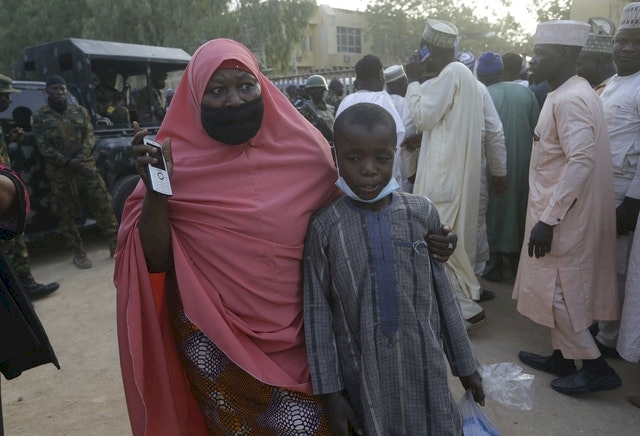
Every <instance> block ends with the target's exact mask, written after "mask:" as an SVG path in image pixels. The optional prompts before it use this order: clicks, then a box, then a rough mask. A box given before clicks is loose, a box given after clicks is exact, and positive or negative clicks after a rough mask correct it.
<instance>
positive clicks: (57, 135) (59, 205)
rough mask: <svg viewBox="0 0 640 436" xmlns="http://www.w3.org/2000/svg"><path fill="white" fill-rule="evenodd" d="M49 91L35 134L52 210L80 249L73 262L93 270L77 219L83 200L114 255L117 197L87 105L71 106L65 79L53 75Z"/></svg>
mask: <svg viewBox="0 0 640 436" xmlns="http://www.w3.org/2000/svg"><path fill="white" fill-rule="evenodd" d="M45 91H46V93H47V101H48V104H47V106H45V107H43V108H41V109H39V110H38V111H37V112H36V113H35V114H34V115H33V133H34V135H35V138H36V141H37V144H38V150H39V151H40V154H41V155H42V157H43V159H44V171H45V175H46V176H47V178H48V180H49V183H50V185H51V188H50V189H51V209H52V211H53V213H55V214H56V216H57V217H58V221H59V225H60V234H61V235H62V236H63V237H64V239H65V241H66V242H67V244H68V245H69V246H70V247H71V248H72V249H73V251H74V258H73V263H74V264H75V265H76V266H77V267H78V268H82V269H85V268H91V266H92V264H91V261H90V260H89V259H88V258H87V254H86V253H85V251H84V249H83V247H82V239H81V237H80V232H79V231H78V228H77V227H76V223H75V218H76V217H77V215H78V214H79V212H80V207H81V206H80V205H81V203H84V204H85V205H86V206H87V208H88V209H89V212H90V213H91V215H92V216H93V217H94V218H95V220H96V222H97V223H98V226H99V227H100V229H101V230H102V232H103V233H104V235H105V236H106V237H107V238H108V239H109V249H110V251H111V256H112V257H113V254H114V251H115V248H116V233H117V230H118V222H117V220H116V217H115V215H114V213H113V206H112V200H111V195H109V192H108V191H107V187H106V185H105V183H104V180H103V179H102V177H101V176H100V173H99V172H98V169H97V167H96V161H95V158H94V156H93V147H94V145H95V144H94V140H93V125H92V124H91V119H90V117H89V113H88V112H87V110H86V109H85V108H83V107H82V106H79V105H67V86H66V82H65V81H64V79H63V78H62V77H60V76H56V75H54V76H50V77H49V78H48V79H47V87H46V90H45Z"/></svg>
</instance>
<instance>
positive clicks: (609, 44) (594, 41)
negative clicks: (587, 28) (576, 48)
mask: <svg viewBox="0 0 640 436" xmlns="http://www.w3.org/2000/svg"><path fill="white" fill-rule="evenodd" d="M614 40H615V38H614V37H613V36H612V35H597V34H595V33H590V34H589V38H588V39H587V43H586V44H585V45H584V47H582V51H586V52H590V53H606V54H611V52H612V51H613V42H614Z"/></svg>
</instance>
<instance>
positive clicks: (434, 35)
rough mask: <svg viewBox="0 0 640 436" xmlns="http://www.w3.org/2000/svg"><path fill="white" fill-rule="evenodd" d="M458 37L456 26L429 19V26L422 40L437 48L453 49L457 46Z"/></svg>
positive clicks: (425, 29)
mask: <svg viewBox="0 0 640 436" xmlns="http://www.w3.org/2000/svg"><path fill="white" fill-rule="evenodd" d="M457 37H458V28H457V27H456V25H455V24H453V23H451V22H449V21H444V20H436V19H435V18H427V25H426V27H425V28H424V32H422V39H424V40H425V41H427V42H428V43H429V44H433V45H435V46H436V47H442V48H452V47H454V46H455V43H456V38H457Z"/></svg>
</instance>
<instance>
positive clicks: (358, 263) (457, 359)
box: [304, 191, 476, 436]
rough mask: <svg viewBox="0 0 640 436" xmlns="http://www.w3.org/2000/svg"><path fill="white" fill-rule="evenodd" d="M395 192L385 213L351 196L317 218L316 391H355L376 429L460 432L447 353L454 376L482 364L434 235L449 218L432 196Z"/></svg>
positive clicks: (312, 253) (312, 314) (366, 421)
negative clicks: (434, 249) (431, 246)
mask: <svg viewBox="0 0 640 436" xmlns="http://www.w3.org/2000/svg"><path fill="white" fill-rule="evenodd" d="M392 195H393V199H392V202H391V205H390V206H389V207H387V208H385V209H383V210H381V211H378V212H372V211H369V210H365V209H361V208H358V207H357V206H356V205H355V203H354V202H352V201H351V200H350V199H348V198H347V197H343V198H341V199H339V200H337V201H335V202H334V203H332V204H331V205H329V206H327V207H326V208H324V209H323V210H321V211H320V212H318V213H317V214H316V215H315V216H314V218H313V219H312V221H311V224H310V227H309V231H308V233H307V241H306V245H305V257H304V287H305V289H304V290H305V314H304V315H305V333H306V340H307V348H308V350H307V351H308V354H309V361H310V367H311V376H312V383H313V388H314V392H315V393H316V394H324V393H330V392H336V391H340V390H346V391H347V394H348V397H349V400H350V401H351V403H352V405H353V407H354V410H355V411H356V413H357V414H358V415H359V416H360V419H361V421H362V423H363V425H364V426H365V429H366V434H367V435H368V436H371V435H460V434H461V433H462V430H461V425H460V416H459V412H458V409H457V406H456V404H455V402H454V400H453V399H452V397H451V393H450V390H449V386H448V381H447V374H448V370H447V365H446V360H447V358H448V359H449V362H450V367H451V370H452V372H453V374H454V375H469V374H471V373H472V372H473V371H474V370H475V369H476V363H475V359H474V356H473V353H472V350H471V344H470V342H469V338H468V336H467V334H466V331H465V328H464V325H463V322H462V317H461V315H460V311H459V309H458V306H457V303H456V300H455V297H454V294H453V291H452V288H451V285H450V283H449V281H448V279H447V276H446V273H445V271H444V268H443V265H441V264H438V263H436V262H434V261H432V260H431V257H430V256H429V252H428V248H427V245H426V243H425V240H424V238H425V236H426V235H427V233H431V232H439V230H440V219H439V216H438V212H437V210H436V208H435V206H434V205H433V203H431V202H430V201H429V200H427V199H426V197H423V196H418V195H412V194H406V193H403V192H398V191H396V192H394V193H393V194H392ZM389 323H390V325H391V330H389ZM390 332H391V333H392V334H391V336H390V337H389V334H390ZM445 354H446V356H445Z"/></svg>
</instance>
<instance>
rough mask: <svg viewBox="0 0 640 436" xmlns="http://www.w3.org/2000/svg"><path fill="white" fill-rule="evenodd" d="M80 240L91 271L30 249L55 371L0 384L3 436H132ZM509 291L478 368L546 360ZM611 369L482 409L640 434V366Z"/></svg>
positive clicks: (496, 415)
mask: <svg viewBox="0 0 640 436" xmlns="http://www.w3.org/2000/svg"><path fill="white" fill-rule="evenodd" d="M86 241H87V252H88V253H89V257H90V259H91V260H92V261H93V268H91V269H88V270H79V269H78V268H76V267H75V266H73V264H72V263H71V253H70V252H68V251H66V250H64V249H62V248H60V241H58V240H56V239H51V240H45V241H41V242H39V243H38V244H36V245H33V244H32V245H31V256H32V266H33V268H32V269H33V273H34V276H35V277H36V279H37V280H38V281H40V282H48V281H54V280H55V281H58V282H60V285H61V288H60V290H59V291H57V292H56V293H55V294H53V295H51V296H50V297H49V298H46V299H43V300H39V301H36V302H35V308H36V311H37V313H38V315H39V316H40V318H41V321H42V323H43V325H44V327H45V329H46V330H47V332H48V335H49V338H50V340H51V343H52V345H53V348H54V349H55V351H56V354H57V356H58V359H59V360H60V365H61V369H60V370H57V369H56V368H55V367H54V366H53V365H46V366H41V367H38V368H35V369H32V370H29V371H27V372H25V373H24V374H23V375H21V376H20V377H19V378H17V379H15V380H10V381H7V380H5V379H2V382H1V385H2V402H3V410H4V427H5V434H6V435H7V436H14V435H15V436H22V435H29V436H31V435H65V436H80V435H82V436H86V435H91V436H103V435H104V436H106V435H109V436H112V435H117V436H127V435H131V430H130V427H129V420H128V417H127V411H126V405H125V400H124V395H123V389H122V382H121V378H120V368H119V360H118V348H117V340H116V327H115V288H114V286H113V280H112V274H113V260H112V259H110V258H109V252H108V248H107V245H106V243H105V242H104V241H103V240H102V239H101V238H100V237H99V236H97V235H95V234H93V233H89V234H88V235H86ZM512 284H513V281H512V280H511V281H507V282H505V283H503V284H498V285H496V284H492V283H484V285H485V287H486V288H487V289H491V290H493V291H495V292H496V294H497V297H496V299H495V300H493V301H489V302H486V303H483V305H484V308H485V310H486V312H487V317H488V319H487V322H486V324H485V325H484V326H482V327H480V328H478V329H477V330H475V331H472V332H471V334H470V336H471V340H472V343H473V345H474V348H475V350H476V353H477V355H478V359H479V361H480V363H484V364H491V363H497V362H517V359H518V358H517V353H518V351H519V350H522V349H526V350H528V351H533V352H538V353H547V352H549V351H550V345H549V336H548V331H547V330H546V329H545V328H542V327H540V326H537V325H535V324H533V323H532V322H530V321H528V320H527V319H525V318H523V317H522V316H520V315H519V314H518V313H517V312H516V310H515V303H514V302H513V301H512V300H511V288H512ZM609 363H610V364H611V365H612V366H613V367H614V368H615V369H616V370H617V371H618V373H619V374H620V376H621V377H622V379H623V381H624V385H623V387H622V388H621V389H618V390H615V391H609V392H601V393H596V394H594V395H592V396H589V397H586V398H570V397H566V396H563V395H560V394H558V393H556V392H554V391H552V390H551V389H550V388H549V383H550V381H551V380H552V379H553V376H551V375H548V374H545V373H541V372H538V371H535V370H532V369H528V368H525V372H527V373H531V374H535V377H536V378H535V381H534V388H533V410H529V411H519V410H512V409H508V408H506V407H504V406H501V405H499V404H496V403H493V402H490V401H487V405H486V407H485V409H484V410H485V412H486V414H487V415H488V416H489V417H490V418H491V419H492V420H493V422H494V423H495V424H496V425H497V426H498V428H499V429H500V430H501V431H502V433H503V435H505V436H511V435H514V436H518V435H523V436H529V435H531V436H533V435H536V436H539V435H550V436H567V435H637V434H639V433H638V429H640V409H638V408H636V407H634V406H633V405H631V404H630V403H629V402H628V401H627V396H628V395H631V394H636V395H637V394H640V365H634V364H631V363H628V362H625V361H622V360H609ZM451 386H452V391H453V395H454V398H456V399H459V398H460V397H461V395H462V388H461V386H460V384H459V382H458V381H457V380H456V379H452V380H451ZM152 436H155V435H152Z"/></svg>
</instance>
